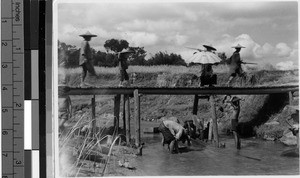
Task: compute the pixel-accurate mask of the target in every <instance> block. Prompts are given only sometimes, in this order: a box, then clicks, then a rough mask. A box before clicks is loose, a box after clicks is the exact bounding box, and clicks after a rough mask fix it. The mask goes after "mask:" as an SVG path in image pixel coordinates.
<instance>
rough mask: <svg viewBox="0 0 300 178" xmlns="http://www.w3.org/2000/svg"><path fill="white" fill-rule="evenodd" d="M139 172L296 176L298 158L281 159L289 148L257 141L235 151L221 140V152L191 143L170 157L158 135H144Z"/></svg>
mask: <svg viewBox="0 0 300 178" xmlns="http://www.w3.org/2000/svg"><path fill="white" fill-rule="evenodd" d="M142 136H143V139H142V140H143V142H145V148H144V149H143V156H142V157H139V158H138V165H140V169H142V170H143V171H145V173H146V175H148V176H158V175H189V176H191V175H299V158H290V157H282V156H280V154H281V153H282V151H284V150H286V149H290V147H286V146H284V145H283V144H281V143H276V142H269V141H262V140H259V139H242V149H241V150H236V149H235V145H234V140H233V139H232V138H221V139H220V140H221V142H222V143H225V144H226V147H225V148H215V147H214V146H213V145H212V144H207V143H203V142H201V141H199V140H198V141H193V142H192V146H191V147H189V148H184V147H183V146H184V145H182V144H181V146H182V148H183V149H181V153H179V154H170V153H169V152H168V149H167V147H166V146H165V148H163V147H162V145H161V143H160V135H159V134H144V135H142Z"/></svg>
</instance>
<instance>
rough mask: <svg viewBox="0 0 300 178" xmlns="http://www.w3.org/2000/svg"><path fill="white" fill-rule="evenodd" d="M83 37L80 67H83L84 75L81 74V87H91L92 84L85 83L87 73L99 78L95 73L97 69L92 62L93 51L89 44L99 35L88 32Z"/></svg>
mask: <svg viewBox="0 0 300 178" xmlns="http://www.w3.org/2000/svg"><path fill="white" fill-rule="evenodd" d="M79 36H81V37H83V39H84V40H83V41H82V42H81V48H80V56H79V65H80V66H81V67H82V73H81V84H80V86H81V87H85V86H90V85H91V84H88V83H86V82H85V78H86V75H87V72H89V73H90V74H92V75H93V76H97V74H96V72H95V68H94V65H93V61H92V50H91V47H90V44H89V41H91V38H92V37H96V36H97V35H94V34H91V33H90V32H89V31H87V32H86V33H85V34H82V35H79Z"/></svg>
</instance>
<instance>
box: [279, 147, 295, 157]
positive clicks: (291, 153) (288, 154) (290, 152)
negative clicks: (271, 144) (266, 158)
mask: <svg viewBox="0 0 300 178" xmlns="http://www.w3.org/2000/svg"><path fill="white" fill-rule="evenodd" d="M280 156H286V157H299V148H293V149H289V150H285V151H283V152H282V153H281V155H280Z"/></svg>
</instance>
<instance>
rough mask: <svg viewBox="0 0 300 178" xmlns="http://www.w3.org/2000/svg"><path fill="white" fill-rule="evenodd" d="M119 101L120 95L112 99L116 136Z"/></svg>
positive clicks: (117, 131)
mask: <svg viewBox="0 0 300 178" xmlns="http://www.w3.org/2000/svg"><path fill="white" fill-rule="evenodd" d="M120 100H121V95H116V96H115V98H114V127H115V128H116V134H118V133H119V118H120Z"/></svg>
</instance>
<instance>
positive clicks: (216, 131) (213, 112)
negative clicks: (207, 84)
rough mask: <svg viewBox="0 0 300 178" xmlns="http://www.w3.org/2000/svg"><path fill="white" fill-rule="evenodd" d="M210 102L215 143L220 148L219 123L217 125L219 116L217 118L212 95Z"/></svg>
mask: <svg viewBox="0 0 300 178" xmlns="http://www.w3.org/2000/svg"><path fill="white" fill-rule="evenodd" d="M209 101H210V105H211V111H212V125H213V134H214V141H215V144H217V147H219V135H218V123H217V116H216V107H215V99H214V96H213V95H210V99H209Z"/></svg>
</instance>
